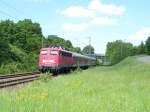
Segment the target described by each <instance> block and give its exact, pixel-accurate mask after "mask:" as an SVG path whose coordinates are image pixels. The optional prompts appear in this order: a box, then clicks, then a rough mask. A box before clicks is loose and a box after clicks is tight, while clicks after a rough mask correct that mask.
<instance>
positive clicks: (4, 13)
mask: <svg viewBox="0 0 150 112" xmlns="http://www.w3.org/2000/svg"><path fill="white" fill-rule="evenodd" d="M0 13H1V14H3V15H5V16H8V17H10V18H13V19H16V20H17V19H19V18H16V17H14V16H12V15H10V14H8V13H6V12H4V11H2V10H0Z"/></svg>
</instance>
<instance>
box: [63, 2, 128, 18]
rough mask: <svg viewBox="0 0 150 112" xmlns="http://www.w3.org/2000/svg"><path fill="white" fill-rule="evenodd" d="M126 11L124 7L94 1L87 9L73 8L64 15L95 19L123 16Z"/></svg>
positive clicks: (64, 12)
mask: <svg viewBox="0 0 150 112" xmlns="http://www.w3.org/2000/svg"><path fill="white" fill-rule="evenodd" d="M125 10H126V8H125V7H124V6H116V5H114V4H103V3H102V2H101V1H100V0H92V1H91V2H90V3H89V5H88V6H87V7H83V6H71V7H69V8H67V9H66V10H64V11H62V14H63V15H65V16H68V17H94V16H97V15H99V14H108V15H121V14H123V13H124V12H125Z"/></svg>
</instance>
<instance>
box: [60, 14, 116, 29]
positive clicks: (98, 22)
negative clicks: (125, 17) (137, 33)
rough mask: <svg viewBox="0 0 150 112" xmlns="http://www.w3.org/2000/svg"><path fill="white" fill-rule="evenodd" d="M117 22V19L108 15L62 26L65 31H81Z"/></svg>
mask: <svg viewBox="0 0 150 112" xmlns="http://www.w3.org/2000/svg"><path fill="white" fill-rule="evenodd" d="M115 24H117V21H116V20H115V19H110V18H107V17H96V18H93V19H92V20H91V21H88V22H86V23H80V24H72V23H65V24H64V25H63V27H62V28H63V29H64V30H65V31H71V32H81V31H84V30H86V29H88V28H89V27H93V26H95V25H98V26H102V25H115Z"/></svg>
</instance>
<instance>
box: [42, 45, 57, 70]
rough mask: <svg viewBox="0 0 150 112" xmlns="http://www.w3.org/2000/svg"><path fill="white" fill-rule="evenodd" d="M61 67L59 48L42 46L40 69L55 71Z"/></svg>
mask: <svg viewBox="0 0 150 112" xmlns="http://www.w3.org/2000/svg"><path fill="white" fill-rule="evenodd" d="M58 69H59V49H57V48H41V50H40V54H39V70H40V71H41V72H47V71H50V72H55V71H57V70H58Z"/></svg>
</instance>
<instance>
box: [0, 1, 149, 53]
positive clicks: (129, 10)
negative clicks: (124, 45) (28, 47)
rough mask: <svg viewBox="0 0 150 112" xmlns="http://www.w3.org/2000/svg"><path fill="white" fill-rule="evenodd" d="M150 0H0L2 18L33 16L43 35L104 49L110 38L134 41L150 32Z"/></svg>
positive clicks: (30, 17) (139, 40)
mask: <svg viewBox="0 0 150 112" xmlns="http://www.w3.org/2000/svg"><path fill="white" fill-rule="evenodd" d="M149 4H150V0H0V20H5V19H10V20H13V21H15V22H17V21H18V20H23V19H32V21H33V22H38V23H40V25H41V27H42V32H43V35H44V36H47V35H58V36H60V37H62V38H64V39H68V40H70V41H71V42H72V43H73V45H74V46H76V47H81V48H83V47H84V46H86V45H88V44H89V43H90V42H89V41H90V40H91V45H92V46H93V47H94V48H95V52H96V53H105V51H106V45H107V43H108V42H111V41H115V40H120V39H121V40H123V41H125V42H131V43H133V44H134V45H138V44H140V42H141V41H145V40H146V39H147V37H148V36H150V13H149V11H150V7H149Z"/></svg>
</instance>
